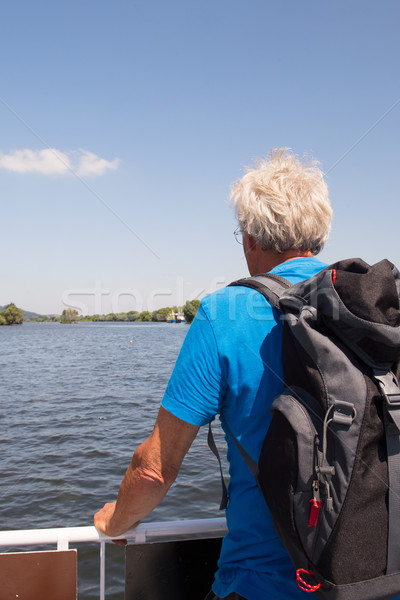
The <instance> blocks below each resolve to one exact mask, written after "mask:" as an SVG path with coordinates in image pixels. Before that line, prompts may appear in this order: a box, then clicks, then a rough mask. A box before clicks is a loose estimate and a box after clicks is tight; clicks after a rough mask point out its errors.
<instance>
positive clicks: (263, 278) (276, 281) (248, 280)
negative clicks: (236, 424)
mask: <svg viewBox="0 0 400 600" xmlns="http://www.w3.org/2000/svg"><path fill="white" fill-rule="evenodd" d="M292 285H293V284H292V283H290V281H288V280H287V279H285V278H284V277H281V276H280V275H275V274H273V273H264V274H262V275H256V276H254V277H244V278H243V279H238V280H237V281H233V282H232V283H230V284H229V286H243V287H248V288H252V289H254V290H257V291H258V292H260V294H262V295H263V296H264V297H265V298H266V299H267V300H268V301H269V302H270V303H271V304H272V306H274V307H276V308H278V309H279V299H280V297H281V296H282V294H283V292H284V291H285V290H287V289H288V288H290V287H292ZM229 286H228V287H229ZM225 423H226V425H227V428H228V430H229V432H230V434H231V436H232V438H233V440H234V442H235V444H236V446H237V447H238V450H239V452H240V454H241V455H242V457H243V460H244V461H245V463H246V465H247V466H248V468H249V469H250V471H251V472H252V473H253V475H254V477H255V478H256V479H257V477H258V465H257V463H256V461H255V460H254V459H253V458H252V457H251V456H250V455H249V454H248V453H247V452H246V450H245V449H244V448H243V446H242V445H241V443H240V442H239V440H238V439H237V438H236V436H235V435H234V434H233V433H232V431H231V428H230V427H229V424H228V422H227V421H226V419H225ZM207 441H208V445H209V447H210V450H211V451H212V452H213V453H214V455H215V456H216V458H217V460H218V463H219V469H220V475H221V485H222V500H221V504H220V509H224V508H226V506H227V504H228V494H227V489H226V485H225V481H224V477H223V474H222V465H221V460H220V457H219V453H218V449H217V447H216V444H215V441H214V436H213V433H212V429H211V423H209V428H208V439H207Z"/></svg>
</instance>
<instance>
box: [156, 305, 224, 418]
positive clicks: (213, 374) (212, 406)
mask: <svg viewBox="0 0 400 600" xmlns="http://www.w3.org/2000/svg"><path fill="white" fill-rule="evenodd" d="M224 391H225V389H224V382H223V377H222V371H221V365H220V359H219V354H218V348H217V343H216V340H215V336H214V331H213V329H212V326H211V323H210V321H209V319H208V317H207V315H206V313H205V311H204V308H203V306H202V305H201V304H200V307H199V309H198V311H197V314H196V317H195V319H194V321H193V323H192V324H191V325H190V328H189V331H188V333H187V335H186V338H185V340H184V343H183V345H182V348H181V351H180V353H179V356H178V358H177V361H176V364H175V368H174V370H173V372H172V375H171V378H170V380H169V382H168V385H167V389H166V391H165V394H164V397H163V399H162V403H161V404H162V406H163V408H165V409H166V410H168V411H169V412H171V413H172V414H173V415H175V416H176V417H178V418H179V419H182V420H183V421H186V422H187V423H190V424H192V425H198V426H201V425H205V424H206V423H209V422H210V421H212V420H213V419H214V417H215V415H216V414H217V413H218V412H219V408H220V404H221V399H222V397H223V395H224Z"/></svg>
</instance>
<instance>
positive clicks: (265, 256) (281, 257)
mask: <svg viewBox="0 0 400 600" xmlns="http://www.w3.org/2000/svg"><path fill="white" fill-rule="evenodd" d="M258 250H259V251H258V252H256V253H255V254H254V255H253V256H252V257H251V260H250V261H248V267H249V272H250V275H258V274H259V273H268V271H272V269H274V268H275V267H277V266H278V265H280V264H282V263H284V262H287V261H289V260H294V259H295V258H304V257H312V256H313V254H312V253H311V252H309V251H306V252H301V251H299V250H285V251H284V252H282V253H280V254H278V253H276V252H273V251H272V250H261V248H259V249H258Z"/></svg>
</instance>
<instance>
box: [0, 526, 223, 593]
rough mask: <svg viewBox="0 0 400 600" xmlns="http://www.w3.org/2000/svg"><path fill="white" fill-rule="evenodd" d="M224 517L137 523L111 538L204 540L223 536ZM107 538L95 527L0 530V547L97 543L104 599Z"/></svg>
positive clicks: (140, 541) (66, 546) (137, 541)
mask: <svg viewBox="0 0 400 600" xmlns="http://www.w3.org/2000/svg"><path fill="white" fill-rule="evenodd" d="M226 531H227V529H226V521H225V518H215V519H195V520H184V521H166V522H164V523H163V522H160V523H140V524H139V525H138V526H137V527H136V529H130V530H129V531H127V532H126V533H124V534H123V535H121V536H119V537H115V538H112V539H121V540H129V542H130V543H133V544H145V543H147V542H150V541H152V540H154V539H157V540H159V539H162V538H169V539H171V538H173V539H176V538H181V537H182V538H188V537H190V536H193V535H196V536H198V535H201V536H204V537H210V536H214V537H215V536H216V537H222V536H224V535H225V533H226ZM110 541H111V538H109V537H107V536H106V535H103V534H101V533H99V532H98V531H97V529H96V528H95V527H59V528H56V529H25V530H22V529H21V530H14V531H0V547H1V546H33V545H34V546H36V545H41V544H56V545H57V550H68V549H69V544H70V543H78V542H98V543H99V544H100V600H104V599H105V544H106V542H110Z"/></svg>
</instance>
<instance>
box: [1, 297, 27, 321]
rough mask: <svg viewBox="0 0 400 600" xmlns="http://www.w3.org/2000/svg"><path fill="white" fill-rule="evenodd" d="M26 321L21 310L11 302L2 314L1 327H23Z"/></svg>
mask: <svg viewBox="0 0 400 600" xmlns="http://www.w3.org/2000/svg"><path fill="white" fill-rule="evenodd" d="M23 320H24V314H23V312H22V310H21V309H20V308H17V307H16V306H15V304H14V302H10V304H7V306H5V307H4V310H3V311H2V312H0V325H21V323H22V322H23Z"/></svg>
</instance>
